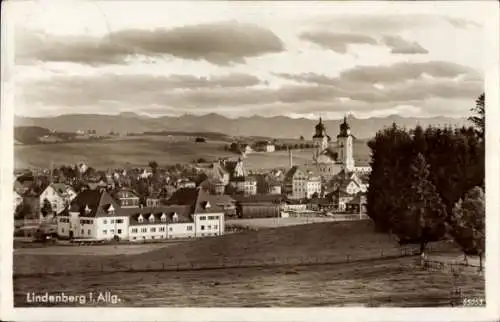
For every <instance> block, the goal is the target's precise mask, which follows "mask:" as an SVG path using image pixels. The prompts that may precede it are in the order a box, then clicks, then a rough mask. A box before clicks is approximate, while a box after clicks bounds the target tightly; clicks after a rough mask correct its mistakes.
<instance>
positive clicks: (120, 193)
mask: <svg viewBox="0 0 500 322" xmlns="http://www.w3.org/2000/svg"><path fill="white" fill-rule="evenodd" d="M112 197H113V198H114V199H115V200H116V201H117V202H118V204H119V205H120V207H121V208H138V207H139V200H140V198H139V195H138V194H137V192H135V191H134V190H132V189H130V188H124V187H122V188H119V189H118V190H116V191H114V192H113V193H112Z"/></svg>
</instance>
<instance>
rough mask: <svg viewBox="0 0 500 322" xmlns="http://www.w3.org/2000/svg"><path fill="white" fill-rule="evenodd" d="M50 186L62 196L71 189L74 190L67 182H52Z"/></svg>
mask: <svg viewBox="0 0 500 322" xmlns="http://www.w3.org/2000/svg"><path fill="white" fill-rule="evenodd" d="M50 187H52V189H54V191H55V192H56V193H57V194H59V196H61V197H62V196H63V195H64V194H67V193H70V192H71V191H73V192H74V190H73V188H72V187H71V186H70V185H67V184H65V183H52V184H51V185H50Z"/></svg>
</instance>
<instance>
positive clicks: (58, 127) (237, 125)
mask: <svg viewBox="0 0 500 322" xmlns="http://www.w3.org/2000/svg"><path fill="white" fill-rule="evenodd" d="M348 122H349V124H350V126H351V132H352V133H353V135H355V136H356V137H357V138H361V139H365V138H371V137H373V136H374V135H375V133H376V132H377V131H378V130H380V129H382V128H384V127H386V126H390V125H391V124H392V123H393V122H395V123H396V124H398V125H399V126H403V127H408V128H411V127H414V126H415V125H417V124H420V125H421V126H423V127H424V128H425V127H427V126H429V125H438V126H445V125H451V126H462V125H469V122H468V121H467V119H466V118H450V117H443V116H439V117H432V118H415V117H402V116H399V115H391V116H387V117H372V118H368V119H358V118H355V117H354V116H349V117H348ZM317 123H318V120H311V119H305V118H298V119H297V118H290V117H286V116H275V117H261V116H252V117H240V118H236V119H232V118H227V117H225V116H222V115H219V114H216V113H210V114H206V115H201V116H196V115H182V116H179V117H173V116H162V117H148V116H144V115H138V114H136V113H133V112H125V113H121V114H118V115H104V114H102V115H101V114H65V115H59V116H55V117H40V118H34V117H25V116H16V117H15V121H14V125H15V126H16V127H17V126H39V127H43V128H47V129H50V130H54V131H58V132H76V131H77V130H90V129H92V130H96V132H97V134H107V133H109V132H110V131H114V132H118V133H141V132H156V131H185V132H219V133H225V134H227V135H231V136H262V137H269V138H299V137H300V136H304V137H305V138H306V139H309V138H311V137H312V135H313V133H314V126H315V125H316V124H317ZM323 123H324V124H325V126H326V129H327V133H328V134H329V135H330V136H331V137H332V138H333V137H335V136H336V135H337V134H338V131H339V125H340V124H341V123H342V120H324V121H323Z"/></svg>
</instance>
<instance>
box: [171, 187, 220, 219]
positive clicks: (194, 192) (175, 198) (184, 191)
mask: <svg viewBox="0 0 500 322" xmlns="http://www.w3.org/2000/svg"><path fill="white" fill-rule="evenodd" d="M212 200H214V199H213V196H210V195H209V194H208V192H206V191H205V190H204V189H201V188H200V187H196V188H181V189H179V190H177V191H176V192H174V194H173V195H172V197H171V198H170V199H169V200H168V201H167V204H168V205H188V206H190V207H191V212H192V213H193V214H200V213H214V212H223V209H222V208H220V207H219V206H217V205H216V203H214V202H212ZM207 202H209V203H210V204H211V206H210V207H209V208H207V207H206V205H207Z"/></svg>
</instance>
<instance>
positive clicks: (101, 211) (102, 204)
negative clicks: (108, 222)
mask: <svg viewBox="0 0 500 322" xmlns="http://www.w3.org/2000/svg"><path fill="white" fill-rule="evenodd" d="M111 205H112V206H113V208H114V209H115V216H121V210H122V209H121V208H120V206H119V205H118V203H117V202H116V201H115V200H114V199H113V198H112V197H111V195H110V194H109V193H107V192H106V191H99V190H84V191H82V192H80V193H79V194H78V195H77V196H76V197H75V199H73V201H72V202H71V205H70V210H71V211H75V212H79V213H80V214H81V215H82V216H84V217H105V216H109V214H108V212H107V210H108V209H109V207H110V206H111ZM86 208H88V209H90V213H86V211H85V209H86Z"/></svg>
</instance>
